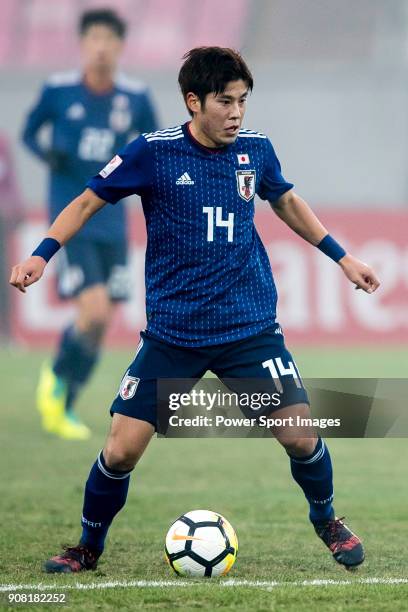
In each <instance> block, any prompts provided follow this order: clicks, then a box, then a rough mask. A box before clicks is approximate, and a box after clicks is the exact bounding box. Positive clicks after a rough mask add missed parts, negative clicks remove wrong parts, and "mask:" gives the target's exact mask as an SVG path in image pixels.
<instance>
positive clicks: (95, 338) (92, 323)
mask: <svg viewBox="0 0 408 612" xmlns="http://www.w3.org/2000/svg"><path fill="white" fill-rule="evenodd" d="M108 322H109V320H108V318H104V317H95V318H92V319H90V320H89V321H88V324H87V326H86V327H85V329H84V330H83V334H84V335H85V336H86V337H87V340H88V342H89V344H91V345H95V346H97V345H99V344H100V343H101V341H102V338H103V336H104V335H105V332H106V328H107V326H108Z"/></svg>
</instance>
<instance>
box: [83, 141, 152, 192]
mask: <svg viewBox="0 0 408 612" xmlns="http://www.w3.org/2000/svg"><path fill="white" fill-rule="evenodd" d="M152 177H153V164H152V155H151V151H150V149H149V145H148V144H147V142H146V140H145V139H144V137H143V136H139V138H137V139H136V140H133V141H132V142H131V143H129V144H128V145H127V146H126V147H124V148H123V149H122V150H121V151H119V153H118V154H117V155H115V157H114V158H113V159H111V161H110V162H109V163H108V164H106V166H105V167H104V168H102V170H101V171H100V172H99V174H97V175H96V176H94V177H93V178H91V179H90V180H89V181H88V183H87V185H86V186H87V187H89V188H90V189H92V191H94V192H95V193H96V195H97V196H99V197H100V198H102V200H105V201H106V202H110V203H111V204H116V202H118V201H119V200H121V199H122V198H126V197H127V196H130V195H134V194H137V195H143V193H144V192H145V191H146V190H148V189H149V187H150V186H151V184H152Z"/></svg>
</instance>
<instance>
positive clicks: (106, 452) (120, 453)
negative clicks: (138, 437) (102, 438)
mask: <svg viewBox="0 0 408 612" xmlns="http://www.w3.org/2000/svg"><path fill="white" fill-rule="evenodd" d="M103 456H104V459H105V463H106V466H107V467H108V468H111V469H112V470H121V471H124V472H125V471H130V470H133V468H134V467H135V465H136V463H137V461H138V459H139V456H138V454H137V453H136V452H135V450H134V449H126V448H123V447H119V446H118V445H116V444H112V443H109V441H108V443H107V444H106V446H105V448H104V449H103Z"/></svg>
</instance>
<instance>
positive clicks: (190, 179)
mask: <svg viewBox="0 0 408 612" xmlns="http://www.w3.org/2000/svg"><path fill="white" fill-rule="evenodd" d="M88 187H90V188H91V189H92V190H93V191H94V192H95V193H96V194H97V195H98V196H99V197H101V198H102V199H104V200H106V201H107V202H111V203H115V202H117V201H118V200H120V199H121V198H123V197H125V196H128V195H130V194H134V193H137V194H139V195H140V196H141V197H142V204H143V210H144V214H145V218H146V226H147V236H148V241H147V251H146V314H147V330H148V331H150V332H151V333H152V334H154V335H155V336H158V337H159V338H162V339H163V340H165V341H167V342H170V343H173V344H178V345H181V346H189V347H194V346H207V345H213V344H223V343H226V342H231V341H234V340H239V339H241V338H246V337H248V336H251V335H254V334H256V333H258V332H260V331H262V330H263V329H265V328H266V327H268V326H270V325H271V324H273V323H274V321H275V316H276V299H277V294H276V289H275V284H274V281H273V277H272V271H271V267H270V264H269V259H268V256H267V253H266V251H265V248H264V246H263V244H262V243H261V240H260V238H259V236H258V233H257V231H256V228H255V225H254V196H255V194H256V193H257V194H258V195H259V196H260V197H261V198H262V199H267V200H270V201H275V200H277V199H278V198H279V197H280V196H281V195H282V194H284V193H285V192H286V191H288V190H289V189H291V188H292V187H293V185H292V184H291V183H288V182H286V181H285V179H284V178H283V176H282V174H281V168H280V164H279V161H278V158H277V157H276V155H275V152H274V149H273V147H272V144H271V142H270V141H269V139H268V138H267V137H266V136H265V135H264V134H261V133H258V132H254V131H251V130H241V131H240V132H239V136H238V138H237V140H236V141H235V142H234V143H233V144H231V145H228V146H226V147H223V148H220V149H207V148H206V147H203V146H202V145H200V144H199V143H198V142H197V141H196V140H195V139H194V138H193V137H192V135H191V134H190V131H189V128H188V124H185V125H183V126H179V127H174V128H169V129H167V130H162V131H158V132H154V133H149V134H143V135H142V136H140V137H139V138H138V139H137V140H135V141H133V142H132V143H130V144H129V145H128V146H127V147H126V148H124V149H123V150H122V151H120V152H119V154H118V155H117V156H115V157H114V158H113V159H112V161H111V162H110V163H109V164H108V165H107V166H106V167H105V168H104V169H103V170H101V172H100V173H99V175H97V176H95V177H94V178H92V179H91V180H90V181H89V182H88Z"/></svg>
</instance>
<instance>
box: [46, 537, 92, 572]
mask: <svg viewBox="0 0 408 612" xmlns="http://www.w3.org/2000/svg"><path fill="white" fill-rule="evenodd" d="M99 556H100V553H97V552H96V551H93V550H90V549H89V548H88V547H87V546H84V545H83V544H78V546H73V547H72V548H70V547H68V546H67V547H66V548H65V549H64V552H63V553H62V554H61V555H57V556H56V557H51V559H48V561H46V562H45V564H44V570H45V571H46V572H47V573H48V574H55V573H65V574H67V573H71V572H82V571H83V570H94V569H96V567H97V564H98V558H99Z"/></svg>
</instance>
